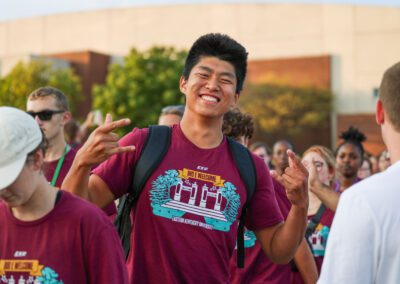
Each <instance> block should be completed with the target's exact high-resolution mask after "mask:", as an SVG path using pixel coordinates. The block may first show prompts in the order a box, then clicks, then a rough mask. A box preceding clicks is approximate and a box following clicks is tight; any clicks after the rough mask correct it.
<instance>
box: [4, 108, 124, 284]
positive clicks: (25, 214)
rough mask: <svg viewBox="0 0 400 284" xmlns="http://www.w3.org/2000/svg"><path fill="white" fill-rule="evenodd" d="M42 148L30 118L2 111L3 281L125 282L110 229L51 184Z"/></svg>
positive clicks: (94, 213) (116, 240)
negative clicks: (48, 179)
mask: <svg viewBox="0 0 400 284" xmlns="http://www.w3.org/2000/svg"><path fill="white" fill-rule="evenodd" d="M45 148H46V139H45V138H44V135H43V133H42V131H41V130H40V128H39V126H38V124H37V123H36V122H35V120H34V119H33V118H32V117H31V116H30V115H28V114H27V113H25V112H23V111H21V110H19V109H16V108H12V107H0V220H1V222H0V224H1V225H0V227H1V229H0V279H1V281H5V283H16V282H17V281H18V283H127V281H128V275H127V271H126V268H125V263H124V258H123V252H122V247H121V245H120V242H119V238H118V235H117V233H116V231H115V229H114V227H113V225H112V223H111V222H110V221H109V220H108V218H107V216H106V215H105V214H103V213H102V212H101V210H100V209H98V208H97V207H96V206H94V205H92V204H90V203H88V202H86V201H84V200H82V199H80V198H78V197H75V196H73V195H71V194H70V193H68V192H66V191H61V190H55V189H54V188H53V186H51V184H49V182H48V181H47V180H46V178H45V176H44V173H43V171H42V165H43V163H44V154H45ZM13 281H14V282H13Z"/></svg>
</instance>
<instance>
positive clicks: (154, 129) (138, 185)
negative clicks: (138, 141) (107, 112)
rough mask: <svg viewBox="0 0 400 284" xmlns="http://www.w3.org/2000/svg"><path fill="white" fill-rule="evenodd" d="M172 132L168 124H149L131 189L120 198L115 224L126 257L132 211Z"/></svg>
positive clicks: (128, 248)
mask: <svg viewBox="0 0 400 284" xmlns="http://www.w3.org/2000/svg"><path fill="white" fill-rule="evenodd" d="M171 132H172V131H171V128H170V127H167V126H160V125H151V126H149V134H148V136H147V139H146V142H145V145H144V147H143V150H142V153H141V154H140V157H139V160H138V161H137V162H136V165H135V171H134V176H133V180H132V184H131V188H130V191H129V192H128V193H127V194H125V195H124V196H122V197H121V198H120V201H119V205H118V212H117V216H116V218H115V221H114V224H115V227H116V229H117V232H118V235H119V236H120V238H121V243H122V247H123V249H124V253H125V258H128V254H129V250H130V236H131V230H132V226H131V219H130V213H131V210H132V207H133V204H134V201H135V200H136V199H137V198H138V197H139V195H140V193H141V191H142V189H143V186H144V184H145V183H146V181H147V180H148V178H149V177H150V175H151V173H152V172H153V171H154V170H155V169H156V168H157V166H158V165H159V164H160V162H161V161H162V160H163V158H164V156H165V154H166V153H167V151H168V148H169V145H170V143H171Z"/></svg>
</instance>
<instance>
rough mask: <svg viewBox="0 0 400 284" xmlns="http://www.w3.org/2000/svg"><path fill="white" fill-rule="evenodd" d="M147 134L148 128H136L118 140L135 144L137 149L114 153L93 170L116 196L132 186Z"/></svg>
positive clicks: (127, 143) (124, 143) (125, 143)
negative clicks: (136, 165)
mask: <svg viewBox="0 0 400 284" xmlns="http://www.w3.org/2000/svg"><path fill="white" fill-rule="evenodd" d="M147 134H148V129H138V128H135V129H134V130H133V131H132V132H130V133H128V134H127V135H125V136H124V137H123V138H121V140H120V141H119V142H118V144H119V145H120V146H130V145H135V147H136V149H135V151H134V152H126V153H121V154H116V155H113V156H111V157H110V158H109V159H108V160H106V161H105V162H103V163H101V164H100V165H99V166H98V167H97V168H96V169H94V170H93V171H92V173H93V174H95V175H97V176H99V177H100V178H101V179H102V180H103V181H104V182H105V183H106V184H107V185H108V187H109V188H110V190H111V191H112V192H113V194H114V196H115V197H116V198H119V197H121V196H122V195H124V194H125V193H127V192H128V191H129V189H130V187H131V183H132V177H133V173H134V171H135V164H136V161H137V160H138V159H139V156H140V153H141V151H142V148H143V144H144V141H145V139H146V137H147Z"/></svg>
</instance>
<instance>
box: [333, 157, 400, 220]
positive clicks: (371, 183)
mask: <svg viewBox="0 0 400 284" xmlns="http://www.w3.org/2000/svg"><path fill="white" fill-rule="evenodd" d="M340 199H344V200H346V201H347V202H346V203H349V204H350V203H354V202H356V201H355V200H359V201H360V200H363V202H365V203H367V204H369V205H368V206H370V208H371V209H373V210H375V211H379V212H381V211H386V210H389V211H390V210H392V209H393V208H392V207H393V206H394V207H397V200H398V199H400V163H397V165H392V166H391V167H390V168H388V169H387V170H386V171H384V172H381V173H377V174H374V175H372V176H370V177H368V178H366V179H364V180H362V181H360V182H358V183H356V184H355V185H353V186H352V187H350V188H348V189H347V190H346V191H345V192H344V193H342V196H341V197H340ZM394 201H396V202H394ZM350 205H351V204H350Z"/></svg>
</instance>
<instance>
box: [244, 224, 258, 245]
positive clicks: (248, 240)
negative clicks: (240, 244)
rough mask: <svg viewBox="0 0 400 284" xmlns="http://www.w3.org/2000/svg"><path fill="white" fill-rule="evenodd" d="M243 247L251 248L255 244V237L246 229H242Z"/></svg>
mask: <svg viewBox="0 0 400 284" xmlns="http://www.w3.org/2000/svg"><path fill="white" fill-rule="evenodd" d="M244 229H245V231H244V247H245V248H251V247H254V245H255V244H256V240H257V237H256V235H255V234H254V232H253V231H250V230H248V229H247V228H246V227H245V228H244Z"/></svg>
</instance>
